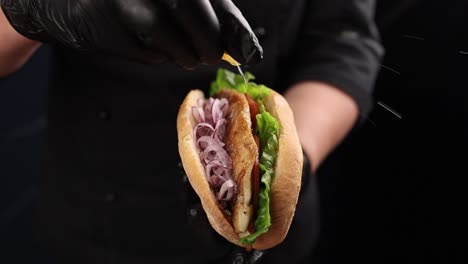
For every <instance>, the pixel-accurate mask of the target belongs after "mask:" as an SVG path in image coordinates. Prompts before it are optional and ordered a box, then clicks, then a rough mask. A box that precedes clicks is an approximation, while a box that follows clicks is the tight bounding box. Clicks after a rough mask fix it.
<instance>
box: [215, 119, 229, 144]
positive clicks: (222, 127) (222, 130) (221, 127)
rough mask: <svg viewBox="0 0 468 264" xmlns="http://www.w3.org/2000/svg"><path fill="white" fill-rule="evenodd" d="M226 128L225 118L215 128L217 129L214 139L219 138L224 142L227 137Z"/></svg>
mask: <svg viewBox="0 0 468 264" xmlns="http://www.w3.org/2000/svg"><path fill="white" fill-rule="evenodd" d="M226 126H227V121H226V119H225V118H221V119H220V120H219V121H218V122H217V123H216V126H215V129H214V135H213V137H215V138H216V137H217V138H219V139H220V140H223V139H224V136H225V135H226Z"/></svg>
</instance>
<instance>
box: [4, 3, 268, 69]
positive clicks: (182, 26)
mask: <svg viewBox="0 0 468 264" xmlns="http://www.w3.org/2000/svg"><path fill="white" fill-rule="evenodd" d="M0 3H1V7H2V8H3V10H4V13H5V15H6V17H7V19H8V20H9V21H10V23H11V25H12V26H13V27H14V28H15V29H16V30H17V31H18V32H19V33H20V34H22V35H24V36H26V37H28V38H30V39H34V40H38V41H42V42H58V43H60V44H62V45H64V46H66V47H69V48H74V49H78V50H84V51H94V52H106V53H112V54H117V55H120V56H123V57H127V58H130V59H137V60H139V61H144V62H161V61H163V60H170V61H173V62H175V63H177V64H179V65H181V66H183V67H185V68H193V67H195V66H197V65H199V64H215V63H218V62H220V59H221V57H222V54H223V52H224V51H227V52H228V53H229V54H230V55H231V56H232V57H234V58H235V59H236V60H237V61H238V62H240V63H241V64H244V65H245V64H255V63H258V62H259V61H260V60H261V59H262V56H263V51H262V48H261V46H260V44H259V42H258V39H257V37H256V36H255V34H254V33H253V31H252V29H251V28H250V26H249V24H248V23H247V21H246V19H245V18H244V17H243V16H242V14H241V12H240V11H239V9H238V8H237V7H236V6H235V5H234V4H233V3H232V1H231V0H211V1H210V0H190V1H188V0H0Z"/></svg>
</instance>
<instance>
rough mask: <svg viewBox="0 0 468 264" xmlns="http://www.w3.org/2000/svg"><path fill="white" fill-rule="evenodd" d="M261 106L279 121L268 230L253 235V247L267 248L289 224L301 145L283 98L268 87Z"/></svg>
mask: <svg viewBox="0 0 468 264" xmlns="http://www.w3.org/2000/svg"><path fill="white" fill-rule="evenodd" d="M264 103H265V108H266V109H267V111H268V112H270V114H271V115H272V116H273V117H275V118H276V120H278V123H279V125H280V132H279V146H278V157H277V159H276V167H275V176H274V178H273V182H272V185H271V191H270V199H271V200H270V215H271V227H270V230H269V231H268V232H267V233H265V234H263V235H262V236H260V237H259V238H257V240H256V241H255V244H254V245H253V248H256V249H262V250H263V249H269V248H272V247H274V246H276V245H278V244H279V243H281V242H283V240H284V238H285V237H286V235H287V233H288V231H289V227H290V226H291V222H292V219H293V217H294V213H295V211H296V205H297V201H298V198H299V191H300V189H301V180H302V163H303V155H302V148H301V144H300V141H299V137H298V135H297V130H296V125H295V123H294V116H293V113H292V110H291V108H290V107H289V104H288V102H287V101H286V99H285V98H284V97H283V96H282V95H280V94H278V93H277V92H275V91H273V90H271V93H270V95H269V96H268V97H266V98H264Z"/></svg>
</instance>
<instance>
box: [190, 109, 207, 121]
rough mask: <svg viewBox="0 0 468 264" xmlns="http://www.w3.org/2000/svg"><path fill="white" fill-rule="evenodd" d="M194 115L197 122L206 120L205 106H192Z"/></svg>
mask: <svg viewBox="0 0 468 264" xmlns="http://www.w3.org/2000/svg"><path fill="white" fill-rule="evenodd" d="M192 115H193V118H194V119H195V122H197V123H200V122H205V113H204V112H203V108H201V107H197V106H192Z"/></svg>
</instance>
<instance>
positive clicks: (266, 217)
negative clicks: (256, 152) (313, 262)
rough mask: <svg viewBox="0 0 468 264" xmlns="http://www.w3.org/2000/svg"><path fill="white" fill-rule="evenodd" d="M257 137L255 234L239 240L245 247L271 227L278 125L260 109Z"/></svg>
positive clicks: (269, 115)
mask: <svg viewBox="0 0 468 264" xmlns="http://www.w3.org/2000/svg"><path fill="white" fill-rule="evenodd" d="M257 127H258V135H259V137H260V149H261V150H262V152H261V157H260V162H259V167H260V175H261V180H260V182H261V183H260V184H261V185H260V193H259V202H258V212H257V219H256V220H255V233H253V234H250V235H248V236H246V237H243V238H241V239H240V242H241V243H242V244H245V245H250V244H253V243H254V242H255V240H256V239H257V238H258V237H259V236H261V235H262V234H264V233H266V232H267V231H268V230H269V229H270V226H271V216H270V189H271V182H272V180H273V175H274V170H273V169H274V164H275V162H276V156H277V149H278V135H279V124H278V121H277V120H276V119H275V118H274V117H273V116H272V115H271V114H270V113H268V112H266V111H265V110H264V107H262V112H261V113H260V114H258V115H257Z"/></svg>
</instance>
